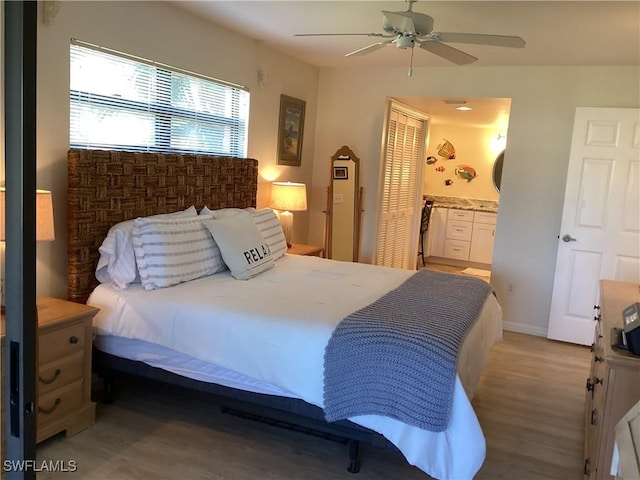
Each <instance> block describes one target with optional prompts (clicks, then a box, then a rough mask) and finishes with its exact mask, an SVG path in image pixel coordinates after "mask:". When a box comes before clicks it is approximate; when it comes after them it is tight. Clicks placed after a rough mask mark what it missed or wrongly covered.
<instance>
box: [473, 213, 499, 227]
mask: <svg viewBox="0 0 640 480" xmlns="http://www.w3.org/2000/svg"><path fill="white" fill-rule="evenodd" d="M497 219H498V215H496V214H495V213H491V212H473V221H474V222H475V223H488V224H489V225H495V224H496V222H497Z"/></svg>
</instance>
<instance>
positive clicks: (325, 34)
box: [293, 33, 395, 38]
mask: <svg viewBox="0 0 640 480" xmlns="http://www.w3.org/2000/svg"><path fill="white" fill-rule="evenodd" d="M345 35H358V36H364V37H382V38H390V37H395V35H383V34H382V33H294V34H293V36H294V37H334V36H345Z"/></svg>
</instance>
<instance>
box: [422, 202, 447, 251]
mask: <svg viewBox="0 0 640 480" xmlns="http://www.w3.org/2000/svg"><path fill="white" fill-rule="evenodd" d="M447 210H448V209H447V208H442V207H433V208H432V209H431V220H429V230H428V235H429V238H428V241H427V256H428V257H429V256H431V257H444V239H445V230H446V228H447Z"/></svg>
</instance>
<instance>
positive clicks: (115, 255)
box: [96, 206, 198, 289]
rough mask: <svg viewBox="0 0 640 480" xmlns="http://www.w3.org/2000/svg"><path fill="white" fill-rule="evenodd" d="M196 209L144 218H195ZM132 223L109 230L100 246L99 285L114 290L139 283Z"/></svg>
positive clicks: (128, 221) (97, 276) (117, 225)
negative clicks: (109, 286) (103, 284)
mask: <svg viewBox="0 0 640 480" xmlns="http://www.w3.org/2000/svg"><path fill="white" fill-rule="evenodd" d="M197 215H198V211H197V210H196V207H193V206H191V207H189V208H187V209H186V210H183V211H180V212H174V213H165V214H160V215H153V216H150V217H146V218H180V217H197ZM133 223H134V220H126V221H124V222H120V223H117V224H115V225H114V226H112V227H111V228H110V229H109V232H108V233H107V236H106V238H105V239H104V241H103V242H102V245H100V248H99V250H98V251H99V252H100V258H99V260H98V265H97V266H96V278H97V279H98V281H99V282H100V283H109V284H111V285H112V286H113V287H115V288H119V289H124V288H127V287H128V286H129V284H131V283H134V282H139V281H140V276H139V275H138V269H137V267H136V257H135V253H134V251H133V240H132V236H131V235H132V233H133Z"/></svg>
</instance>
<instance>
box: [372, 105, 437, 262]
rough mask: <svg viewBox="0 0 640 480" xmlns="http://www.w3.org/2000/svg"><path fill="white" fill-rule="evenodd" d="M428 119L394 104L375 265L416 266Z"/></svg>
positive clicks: (385, 152) (383, 177)
mask: <svg viewBox="0 0 640 480" xmlns="http://www.w3.org/2000/svg"><path fill="white" fill-rule="evenodd" d="M425 135H426V119H425V118H419V117H418V116H416V115H413V114H412V112H410V111H406V110H404V109H403V108H402V107H400V106H398V105H396V104H395V103H393V104H392V108H391V111H390V116H389V117H388V124H387V126H386V140H385V147H384V150H383V156H384V160H383V164H382V166H381V172H380V175H381V176H382V179H381V180H382V181H381V186H380V191H379V194H378V199H379V200H378V232H377V238H376V248H375V251H374V255H375V257H374V261H373V263H375V264H376V265H383V266H385V267H395V268H408V269H415V268H416V258H417V251H418V236H419V220H420V218H419V215H418V214H419V213H420V212H421V210H420V209H421V208H422V202H421V198H422V194H421V189H420V187H421V186H422V164H423V163H424V161H423V160H422V158H423V156H424V149H425Z"/></svg>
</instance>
